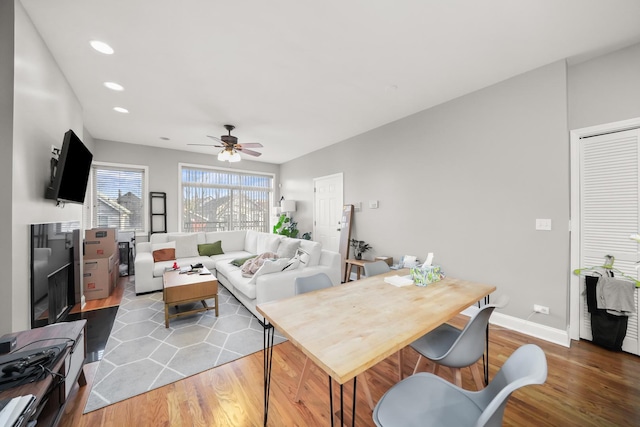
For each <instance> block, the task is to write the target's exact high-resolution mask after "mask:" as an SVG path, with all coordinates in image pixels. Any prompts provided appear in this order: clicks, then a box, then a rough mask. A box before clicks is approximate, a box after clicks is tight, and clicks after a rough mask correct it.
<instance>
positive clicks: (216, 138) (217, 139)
mask: <svg viewBox="0 0 640 427" xmlns="http://www.w3.org/2000/svg"><path fill="white" fill-rule="evenodd" d="M207 138H211V139H215V140H216V141H218V142H223V141H222V140H221V139H220V138H218V137H217V136H212V135H207Z"/></svg>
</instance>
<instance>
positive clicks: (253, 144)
mask: <svg viewBox="0 0 640 427" xmlns="http://www.w3.org/2000/svg"><path fill="white" fill-rule="evenodd" d="M238 145H239V146H242V147H247V148H261V147H262V144H260V143H259V142H243V143H242V144H238Z"/></svg>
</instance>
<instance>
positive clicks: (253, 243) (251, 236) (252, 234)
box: [244, 230, 261, 254]
mask: <svg viewBox="0 0 640 427" xmlns="http://www.w3.org/2000/svg"><path fill="white" fill-rule="evenodd" d="M259 234H261V233H259V232H258V231H255V230H247V234H246V235H245V237H244V250H245V251H247V252H249V253H250V254H257V253H259V252H258V235H259Z"/></svg>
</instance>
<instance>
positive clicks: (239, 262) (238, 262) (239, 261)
mask: <svg viewBox="0 0 640 427" xmlns="http://www.w3.org/2000/svg"><path fill="white" fill-rule="evenodd" d="M257 256H258V255H249V256H248V257H244V258H236V259H232V260H231V261H230V262H229V264H233V265H235V266H236V267H240V266H241V265H242V264H244V263H245V262H247V261H248V260H250V259H251V258H255V257H257Z"/></svg>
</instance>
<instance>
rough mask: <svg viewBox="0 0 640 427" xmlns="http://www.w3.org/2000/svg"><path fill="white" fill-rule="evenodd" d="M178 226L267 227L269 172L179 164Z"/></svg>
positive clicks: (214, 228) (270, 193)
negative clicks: (180, 210)
mask: <svg viewBox="0 0 640 427" xmlns="http://www.w3.org/2000/svg"><path fill="white" fill-rule="evenodd" d="M180 176H181V181H180V193H181V194H182V206H181V209H182V213H181V221H182V230H183V231H185V232H191V231H228V230H256V231H264V232H268V231H269V207H270V206H271V204H272V203H271V200H272V197H273V175H268V174H259V173H251V172H238V171H231V170H226V169H213V168H211V169H209V168H205V167H196V166H185V165H180Z"/></svg>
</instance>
